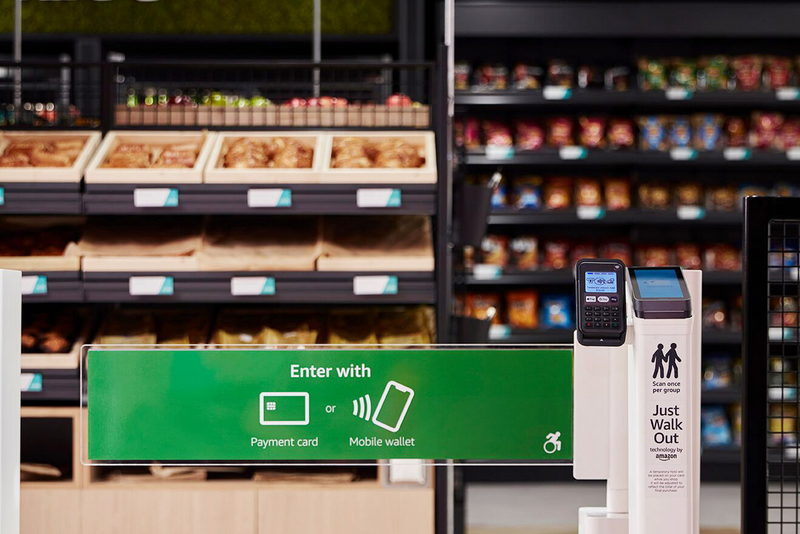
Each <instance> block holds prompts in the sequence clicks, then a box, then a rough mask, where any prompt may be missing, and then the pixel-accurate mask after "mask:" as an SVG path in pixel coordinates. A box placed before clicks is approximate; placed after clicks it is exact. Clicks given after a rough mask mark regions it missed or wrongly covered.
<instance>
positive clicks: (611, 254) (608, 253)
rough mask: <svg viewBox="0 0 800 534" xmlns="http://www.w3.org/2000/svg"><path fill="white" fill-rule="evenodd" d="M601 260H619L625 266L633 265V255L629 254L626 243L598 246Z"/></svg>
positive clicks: (629, 250)
mask: <svg viewBox="0 0 800 534" xmlns="http://www.w3.org/2000/svg"><path fill="white" fill-rule="evenodd" d="M599 253H600V257H601V258H611V259H614V260H619V261H621V262H622V263H624V264H625V265H633V254H631V247H630V245H628V244H627V243H614V242H612V243H606V244H605V245H600V249H599Z"/></svg>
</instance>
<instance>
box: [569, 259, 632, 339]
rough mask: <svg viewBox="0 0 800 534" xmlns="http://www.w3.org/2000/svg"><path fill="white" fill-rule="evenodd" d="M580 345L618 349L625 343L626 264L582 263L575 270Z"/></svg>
mask: <svg viewBox="0 0 800 534" xmlns="http://www.w3.org/2000/svg"><path fill="white" fill-rule="evenodd" d="M575 290H576V297H575V302H576V305H577V310H576V313H575V317H576V318H577V325H578V342H579V343H580V344H581V345H584V346H593V345H600V346H612V347H619V346H620V345H622V344H623V343H624V342H625V330H626V328H627V321H626V318H625V311H626V310H625V264H624V263H622V262H621V261H619V260H610V259H609V260H604V259H590V260H580V261H578V264H577V265H576V266H575Z"/></svg>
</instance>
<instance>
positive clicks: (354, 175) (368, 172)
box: [322, 131, 437, 184]
mask: <svg viewBox="0 0 800 534" xmlns="http://www.w3.org/2000/svg"><path fill="white" fill-rule="evenodd" d="M342 137H360V138H365V139H368V140H370V141H373V142H378V141H383V140H386V139H403V140H404V141H407V142H408V143H411V144H412V145H414V146H417V147H422V148H423V149H424V154H425V163H424V164H423V165H422V167H419V168H416V169H384V168H375V167H373V168H369V169H334V168H331V160H332V157H333V144H334V143H335V141H336V140H337V139H339V138H342ZM436 181H437V173H436V143H435V138H434V134H433V132H402V131H396V132H390V131H386V132H368V133H367V132H334V133H331V134H330V135H329V136H328V144H327V146H326V147H325V159H324V161H323V165H322V183H325V184H434V183H436Z"/></svg>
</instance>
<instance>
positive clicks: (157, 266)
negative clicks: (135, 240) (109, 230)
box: [81, 256, 200, 275]
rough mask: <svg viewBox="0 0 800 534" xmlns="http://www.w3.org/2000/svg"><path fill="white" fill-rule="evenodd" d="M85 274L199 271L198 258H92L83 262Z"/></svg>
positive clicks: (87, 258)
mask: <svg viewBox="0 0 800 534" xmlns="http://www.w3.org/2000/svg"><path fill="white" fill-rule="evenodd" d="M81 265H82V270H83V271H84V272H117V273H118V272H122V273H128V272H130V273H143V272H148V273H162V272H163V273H165V274H166V275H169V273H172V272H187V271H197V270H199V269H200V266H199V262H198V259H197V257H196V256H90V257H85V258H83V259H82V261H81Z"/></svg>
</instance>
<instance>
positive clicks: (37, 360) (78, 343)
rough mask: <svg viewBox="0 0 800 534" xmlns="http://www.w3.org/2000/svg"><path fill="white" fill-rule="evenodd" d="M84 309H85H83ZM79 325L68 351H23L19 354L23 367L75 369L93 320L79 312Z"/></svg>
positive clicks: (90, 331) (78, 363) (89, 333)
mask: <svg viewBox="0 0 800 534" xmlns="http://www.w3.org/2000/svg"><path fill="white" fill-rule="evenodd" d="M84 311H85V310H84ZM79 316H80V319H79V320H80V321H81V323H82V324H81V327H80V330H79V332H78V335H77V337H76V338H75V343H73V344H72V348H71V349H70V351H69V352H67V353H63V354H35V353H23V354H22V355H21V360H22V368H23V369H77V368H78V366H79V365H80V361H81V347H82V346H83V345H84V344H86V343H87V342H88V340H89V336H90V335H91V333H92V328H93V327H94V320H93V317H91V316H90V315H89V314H88V313H81V314H79Z"/></svg>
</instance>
